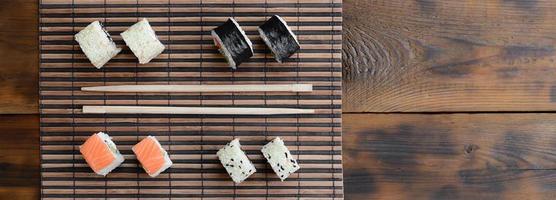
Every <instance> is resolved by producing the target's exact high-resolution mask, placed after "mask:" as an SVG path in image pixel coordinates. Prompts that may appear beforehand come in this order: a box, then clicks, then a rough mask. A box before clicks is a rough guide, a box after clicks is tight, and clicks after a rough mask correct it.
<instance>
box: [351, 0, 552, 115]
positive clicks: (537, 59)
mask: <svg viewBox="0 0 556 200" xmlns="http://www.w3.org/2000/svg"><path fill="white" fill-rule="evenodd" d="M344 9H345V15H344V30H345V31H344V35H343V36H344V38H345V40H344V41H345V42H344V45H343V53H344V67H345V69H344V79H343V80H344V91H343V92H344V94H345V96H344V100H345V102H349V103H346V104H344V111H347V112H433V111H554V110H556V103H555V102H556V79H554V77H555V75H556V62H555V58H556V50H555V48H554V44H555V43H556V40H555V38H554V37H553V36H554V35H555V34H556V26H554V23H555V22H556V21H555V19H556V13H555V12H553V11H554V10H555V9H556V2H555V1H551V0H536V1H499V0H485V1H442V0H419V1H406V0H384V1H383V0H380V1H377V0H346V1H345V3H344Z"/></svg>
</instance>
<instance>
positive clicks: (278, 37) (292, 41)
mask: <svg viewBox="0 0 556 200" xmlns="http://www.w3.org/2000/svg"><path fill="white" fill-rule="evenodd" d="M258 30H259V35H260V36H261V38H262V39H263V41H264V43H265V44H266V45H267V46H268V48H269V49H270V50H271V51H272V54H274V59H276V61H278V62H280V63H281V62H284V60H285V59H286V58H289V57H290V56H291V55H293V54H294V53H295V52H296V51H297V50H299V48H300V47H299V41H298V40H297V36H295V34H293V32H292V30H291V29H290V27H288V24H286V21H284V19H282V18H281V17H280V16H278V15H274V16H272V17H271V18H270V19H268V20H267V21H266V22H265V23H264V24H263V25H261V26H259V29H258Z"/></svg>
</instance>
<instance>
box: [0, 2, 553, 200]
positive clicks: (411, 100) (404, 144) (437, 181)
mask: <svg viewBox="0 0 556 200" xmlns="http://www.w3.org/2000/svg"><path fill="white" fill-rule="evenodd" d="M37 5H38V3H37V2H36V0H10V1H7V0H3V1H0V113H2V115H0V199H38V198H39V187H40V184H39V157H38V154H39V152H38V147H39V144H38V143H39V139H38V125H39V124H38V121H39V120H38V115H37V113H38V94H37V92H38V89H37V87H38V81H37V79H38V71H37V70H38V66H37V65H38V46H37V27H38V25H37V22H38V18H37ZM555 45H556V1H553V0H483V1H477V0H380V1H379V0H344V103H343V105H344V115H343V126H344V139H343V141H344V144H343V146H344V169H345V171H344V176H345V197H346V199H519V200H522V199H547V200H548V199H555V198H556V113H555V111H556V61H555V59H556V49H555V48H556V47H555Z"/></svg>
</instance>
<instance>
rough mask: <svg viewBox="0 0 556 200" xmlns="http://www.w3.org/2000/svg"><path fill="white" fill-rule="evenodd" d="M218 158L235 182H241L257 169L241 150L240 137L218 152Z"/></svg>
mask: <svg viewBox="0 0 556 200" xmlns="http://www.w3.org/2000/svg"><path fill="white" fill-rule="evenodd" d="M216 155H217V156H218V159H219V160H220V162H221V163H222V165H224V168H225V169H226V171H227V172H228V174H229V175H230V177H231V178H232V180H233V181H234V182H235V183H238V184H239V183H241V182H243V181H244V180H245V179H247V178H248V177H249V176H251V174H254V173H255V172H256V171H257V170H256V169H255V166H254V165H253V163H251V161H249V158H247V156H246V155H245V153H244V152H243V151H242V150H241V144H240V143H239V139H235V140H232V141H231V142H230V143H228V144H227V145H226V146H224V147H222V148H221V149H220V150H218V152H217V153H216Z"/></svg>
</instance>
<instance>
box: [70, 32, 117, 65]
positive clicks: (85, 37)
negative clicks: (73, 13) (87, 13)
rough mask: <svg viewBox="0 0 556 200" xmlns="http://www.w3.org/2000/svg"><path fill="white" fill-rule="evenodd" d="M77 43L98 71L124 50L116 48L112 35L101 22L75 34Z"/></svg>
mask: <svg viewBox="0 0 556 200" xmlns="http://www.w3.org/2000/svg"><path fill="white" fill-rule="evenodd" d="M75 41H77V43H79V47H81V50H82V51H83V53H85V56H87V58H88V59H89V61H91V63H92V64H93V65H94V66H95V67H96V68H98V69H100V68H102V66H104V65H105V64H106V63H107V62H108V61H109V60H110V59H112V58H113V57H114V56H116V55H117V54H118V53H120V51H121V50H122V49H121V48H118V47H116V43H114V41H112V38H111V37H110V34H108V32H106V30H104V28H102V25H101V24H100V22H99V21H94V22H93V23H91V24H89V25H88V26H87V27H85V28H84V29H83V30H81V31H79V33H77V34H75Z"/></svg>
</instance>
